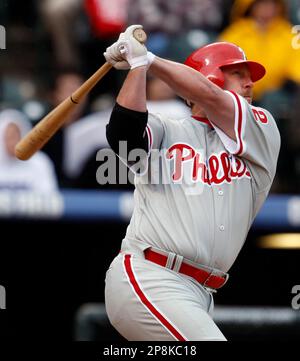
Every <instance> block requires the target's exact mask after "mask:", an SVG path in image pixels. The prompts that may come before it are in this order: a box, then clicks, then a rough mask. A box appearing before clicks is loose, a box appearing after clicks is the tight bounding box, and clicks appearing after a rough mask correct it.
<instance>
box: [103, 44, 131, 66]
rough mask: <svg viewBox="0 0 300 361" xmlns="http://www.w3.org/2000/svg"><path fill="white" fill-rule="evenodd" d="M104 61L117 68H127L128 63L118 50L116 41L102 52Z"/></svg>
mask: <svg viewBox="0 0 300 361" xmlns="http://www.w3.org/2000/svg"><path fill="white" fill-rule="evenodd" d="M103 55H104V57H105V59H106V61H107V62H108V63H110V64H111V65H112V66H113V67H114V68H115V69H117V70H128V69H130V65H129V64H128V62H127V61H126V60H124V59H123V55H122V54H121V52H120V50H119V45H118V42H116V43H114V44H113V45H111V46H109V47H108V48H107V49H106V52H105V53H104V54H103Z"/></svg>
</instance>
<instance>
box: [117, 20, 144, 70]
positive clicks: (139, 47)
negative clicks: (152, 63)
mask: <svg viewBox="0 0 300 361" xmlns="http://www.w3.org/2000/svg"><path fill="white" fill-rule="evenodd" d="M142 28H143V27H142V25H131V26H129V27H128V28H127V29H126V30H125V32H124V33H121V34H120V37H119V40H118V48H119V51H120V53H121V54H122V56H123V59H124V60H127V62H128V64H129V65H130V69H135V68H137V67H139V66H144V65H148V58H147V48H146V46H145V45H144V44H141V43H140V42H139V41H138V40H136V39H135V37H134V35H133V32H134V31H135V30H136V29H142Z"/></svg>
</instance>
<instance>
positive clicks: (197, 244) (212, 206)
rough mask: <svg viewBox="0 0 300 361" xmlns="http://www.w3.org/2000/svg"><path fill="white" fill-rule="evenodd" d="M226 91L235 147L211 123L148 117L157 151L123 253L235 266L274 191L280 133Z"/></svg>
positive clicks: (141, 181) (139, 181)
mask: <svg viewBox="0 0 300 361" xmlns="http://www.w3.org/2000/svg"><path fill="white" fill-rule="evenodd" d="M227 93H228V94H230V96H231V97H232V99H233V101H234V104H235V133H236V139H237V141H236V142H234V141H233V140H232V139H230V138H229V137H228V136H227V135H226V134H225V133H224V132H222V130H220V129H219V128H217V127H216V126H212V124H213V119H211V123H210V122H208V121H207V120H205V119H199V118H198V119H197V118H193V117H190V118H186V119H183V120H180V121H178V120H176V121H173V120H172V119H168V118H167V117H163V116H155V115H150V116H149V121H148V127H147V133H148V136H149V143H150V145H151V148H152V154H151V156H150V158H149V159H150V162H149V166H148V170H147V172H145V174H144V175H140V176H136V179H135V185H136V189H135V193H134V200H135V206H134V212H133V216H132V219H131V222H130V225H129V227H128V230H127V234H126V237H125V240H124V241H123V245H122V248H124V249H127V244H128V245H129V244H130V245H132V244H133V243H134V244H138V243H140V242H141V243H143V244H147V245H151V246H154V247H157V248H160V249H163V250H167V251H170V252H174V253H176V254H179V255H182V256H183V257H186V258H187V259H190V260H192V261H194V262H196V263H200V264H203V265H207V266H210V267H214V268H217V269H220V270H222V271H225V272H226V271H228V270H229V268H230V267H231V266H232V264H233V262H234V260H235V259H236V257H237V255H238V253H239V251H240V249H241V247H242V246H243V243H244V241H245V238H246V236H247V233H248V231H249V228H250V226H251V224H252V222H253V220H254V217H255V215H256V214H257V212H258V210H259V209H260V207H261V205H262V204H263V202H264V200H265V198H266V197H267V194H268V192H269V189H270V187H271V184H272V181H273V178H274V175H275V171H276V163H277V158H278V153H279V148H280V135H279V132H278V129H277V126H276V123H275V121H274V119H273V117H272V115H271V114H270V113H269V112H268V111H267V110H265V109H262V108H257V107H253V106H251V105H249V104H248V103H247V101H246V100H245V99H244V98H243V97H241V96H239V95H237V94H236V93H234V92H230V91H227ZM159 151H160V152H159ZM151 183H154V184H151ZM164 183H165V184H164Z"/></svg>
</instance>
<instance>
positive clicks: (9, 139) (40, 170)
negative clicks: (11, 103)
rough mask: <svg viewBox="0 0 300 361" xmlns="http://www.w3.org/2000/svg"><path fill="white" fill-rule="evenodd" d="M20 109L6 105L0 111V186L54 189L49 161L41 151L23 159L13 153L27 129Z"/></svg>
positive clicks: (9, 188) (26, 122)
mask: <svg viewBox="0 0 300 361" xmlns="http://www.w3.org/2000/svg"><path fill="white" fill-rule="evenodd" d="M30 127H31V126H30V123H29V121H28V120H27V119H26V117H25V116H24V115H23V113H21V112H19V111H17V110H14V109H7V110H3V111H2V112H0V189H1V190H3V189H6V190H32V191H39V192H51V191H55V190H57V181H56V176H55V172H54V167H53V165H52V162H51V161H50V159H49V158H48V156H47V155H46V154H44V153H43V152H37V153H36V154H35V155H34V156H33V157H32V158H30V159H29V160H27V161H25V162H24V161H21V160H19V159H17V158H16V157H15V154H14V149H15V146H16V144H17V143H18V141H19V140H20V139H21V138H22V137H23V136H24V135H25V134H26V133H27V132H28V131H29V130H30Z"/></svg>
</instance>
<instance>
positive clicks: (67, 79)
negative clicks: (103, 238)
mask: <svg viewBox="0 0 300 361" xmlns="http://www.w3.org/2000/svg"><path fill="white" fill-rule="evenodd" d="M83 82H84V81H83V78H82V76H81V75H80V74H79V73H78V72H77V71H76V70H75V69H72V68H70V69H69V68H66V69H62V70H60V71H59V72H58V73H57V74H56V76H55V79H54V83H53V85H52V90H51V109H50V110H52V109H53V108H55V107H56V106H57V105H58V104H60V103H61V102H62V101H63V100H65V99H66V98H68V97H69V96H70V95H71V94H72V93H73V92H74V91H75V90H76V89H77V88H78V87H79V86H80V85H81V84H82V83H83ZM85 106H86V102H85V101H82V102H81V103H80V104H78V105H77V106H76V107H75V108H74V111H73V112H72V113H71V114H70V116H69V117H68V119H66V120H65V123H64V125H63V127H62V128H60V129H59V130H58V132H57V133H55V135H54V136H53V137H52V138H51V139H50V141H49V142H48V143H47V144H46V145H45V147H44V148H43V150H44V151H45V152H46V153H47V154H48V155H49V157H50V158H51V159H52V161H53V162H54V165H55V170H56V174H57V176H58V182H59V186H60V187H68V186H70V184H69V179H68V177H67V175H66V172H65V169H66V159H67V157H68V156H67V155H66V144H65V134H66V129H67V128H68V127H69V126H70V124H71V123H73V122H75V121H77V120H78V119H79V118H80V117H81V116H82V114H83V112H84V108H85Z"/></svg>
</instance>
